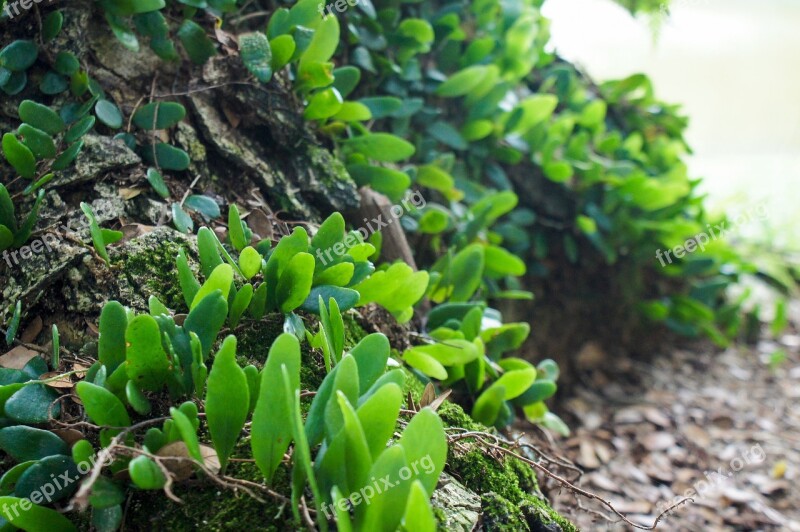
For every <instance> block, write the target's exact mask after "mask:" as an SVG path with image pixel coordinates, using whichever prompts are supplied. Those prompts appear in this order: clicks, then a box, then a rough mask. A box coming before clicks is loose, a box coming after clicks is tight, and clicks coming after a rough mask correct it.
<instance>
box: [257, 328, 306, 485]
mask: <svg viewBox="0 0 800 532" xmlns="http://www.w3.org/2000/svg"><path fill="white" fill-rule="evenodd" d="M282 366H285V367H286V370H287V374H288V376H289V379H290V382H289V389H290V390H299V388H300V343H299V342H298V340H297V338H295V337H294V336H293V335H291V334H286V333H284V334H281V335H280V336H279V337H278V338H277V339H276V340H275V342H273V344H272V347H271V348H270V350H269V355H268V356H267V363H266V365H265V366H264V370H263V372H262V376H261V386H260V390H259V397H258V402H257V403H256V408H255V411H254V412H253V422H252V426H251V431H250V432H251V441H250V445H251V446H252V449H253V458H254V459H255V461H256V464H257V465H258V468H259V469H260V470H261V473H262V474H263V475H264V478H265V479H266V480H267V483H270V482H271V481H272V477H273V475H274V474H275V470H276V469H277V468H278V465H279V464H280V462H281V460H282V459H283V454H284V453H285V452H286V449H288V447H289V443H290V441H291V439H292V423H293V421H292V412H291V410H290V409H289V404H290V403H289V398H287V397H286V394H287V390H286V387H285V386H284V385H283V374H282V371H281V367H282Z"/></svg>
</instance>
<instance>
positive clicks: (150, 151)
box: [142, 142, 192, 171]
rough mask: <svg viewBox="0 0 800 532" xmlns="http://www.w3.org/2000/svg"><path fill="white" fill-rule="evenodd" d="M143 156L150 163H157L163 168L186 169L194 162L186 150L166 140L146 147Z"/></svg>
mask: <svg viewBox="0 0 800 532" xmlns="http://www.w3.org/2000/svg"><path fill="white" fill-rule="evenodd" d="M142 157H143V158H144V159H145V161H147V162H148V163H150V164H157V165H158V166H159V167H160V168H161V169H163V170H176V171H182V170H186V169H187V168H189V164H191V162H192V161H191V159H190V158H189V154H187V153H186V152H185V151H183V150H182V149H180V148H176V147H175V146H170V145H169V144H166V143H164V142H159V143H157V144H156V145H155V147H153V146H147V147H145V148H144V151H143V152H142Z"/></svg>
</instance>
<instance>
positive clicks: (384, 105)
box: [359, 96, 403, 119]
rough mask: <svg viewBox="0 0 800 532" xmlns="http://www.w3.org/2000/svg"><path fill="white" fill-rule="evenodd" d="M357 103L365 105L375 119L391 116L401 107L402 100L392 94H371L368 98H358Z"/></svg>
mask: <svg viewBox="0 0 800 532" xmlns="http://www.w3.org/2000/svg"><path fill="white" fill-rule="evenodd" d="M359 103H361V104H363V105H365V106H366V107H367V109H369V111H370V113H371V114H372V117H373V118H376V119H378V118H386V117H387V116H393V115H394V114H395V113H397V112H398V111H399V110H400V109H402V108H403V100H401V99H400V98H395V97H393V96H372V97H369V98H362V99H360V100H359Z"/></svg>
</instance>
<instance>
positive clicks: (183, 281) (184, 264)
mask: <svg viewBox="0 0 800 532" xmlns="http://www.w3.org/2000/svg"><path fill="white" fill-rule="evenodd" d="M175 264H176V266H177V268H178V283H179V284H180V285H181V293H182V294H183V300H184V302H185V303H186V306H187V307H191V305H192V301H193V300H194V298H195V296H196V295H197V292H198V291H199V290H200V283H198V282H197V279H196V278H195V276H194V273H192V270H191V268H189V261H188V260H187V259H186V252H185V251H184V250H183V248H181V249H180V250H178V257H177V258H176V260H175ZM151 314H153V313H152V312H151ZM153 315H155V314H153Z"/></svg>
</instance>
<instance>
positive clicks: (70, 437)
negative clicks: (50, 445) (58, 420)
mask: <svg viewBox="0 0 800 532" xmlns="http://www.w3.org/2000/svg"><path fill="white" fill-rule="evenodd" d="M50 432H52V433H53V434H55V435H56V436H58V437H59V438H61V439H62V440H64V441H65V442H66V443H67V445H69V446H70V447H71V446H72V445H74V444H75V443H76V442H78V441H80V440H82V439H84V435H83V432H81V431H79V430H75V429H53V430H51V431H50Z"/></svg>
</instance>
